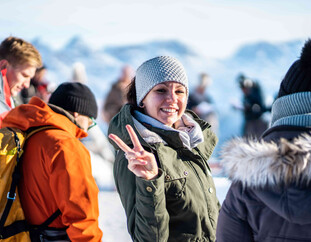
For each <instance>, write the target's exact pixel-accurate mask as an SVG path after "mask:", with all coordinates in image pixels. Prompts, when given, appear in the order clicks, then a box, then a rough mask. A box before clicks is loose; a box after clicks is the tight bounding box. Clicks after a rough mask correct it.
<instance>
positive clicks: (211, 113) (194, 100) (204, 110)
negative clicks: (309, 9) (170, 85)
mask: <svg viewBox="0 0 311 242" xmlns="http://www.w3.org/2000/svg"><path fill="white" fill-rule="evenodd" d="M211 84H212V78H211V77H210V76H209V75H208V74H206V73H201V75H200V81H199V84H198V85H197V87H196V88H195V90H194V92H191V93H190V94H189V99H188V104H187V108H188V109H191V110H193V111H194V112H195V113H196V114H198V116H199V117H200V118H201V119H203V120H205V121H206V122H208V123H209V124H210V125H211V126H212V130H213V131H214V133H217V131H218V126H219V123H218V117H217V113H216V110H215V107H214V105H213V101H212V98H211V97H210V95H208V94H207V93H206V90H207V88H208V87H209V86H210V85H211Z"/></svg>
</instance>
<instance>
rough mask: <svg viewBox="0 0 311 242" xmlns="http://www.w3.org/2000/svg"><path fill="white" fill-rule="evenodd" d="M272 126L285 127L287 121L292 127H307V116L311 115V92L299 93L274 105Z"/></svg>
mask: <svg viewBox="0 0 311 242" xmlns="http://www.w3.org/2000/svg"><path fill="white" fill-rule="evenodd" d="M271 113H272V119H271V124H270V126H276V125H282V124H283V125H285V123H284V122H285V121H284V120H285V119H286V120H287V121H288V120H289V118H290V120H291V122H290V123H291V124H292V125H298V126H305V124H306V123H307V122H308V121H307V120H305V118H306V115H307V114H311V92H298V93H294V94H290V95H286V96H282V97H280V98H278V99H277V100H276V101H275V102H274V103H273V105H272V112H271Z"/></svg>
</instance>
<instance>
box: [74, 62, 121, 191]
mask: <svg viewBox="0 0 311 242" xmlns="http://www.w3.org/2000/svg"><path fill="white" fill-rule="evenodd" d="M87 81H88V78H87V72H86V68H85V65H84V64H83V63H82V62H75V63H74V64H73V66H72V76H71V79H70V82H78V83H82V84H86V83H87ZM82 143H83V144H84V145H85V146H86V148H87V149H88V150H89V151H90V154H91V159H92V164H93V166H92V170H93V175H94V177H95V179H96V182H97V185H98V186H99V187H103V182H100V181H102V180H103V177H102V176H101V172H100V170H101V169H106V170H107V169H111V167H110V166H111V165H112V163H113V162H114V158H115V154H114V150H113V147H112V145H111V144H110V143H109V141H108V139H107V136H106V135H105V134H104V133H103V131H102V129H101V128H100V126H99V125H96V126H94V128H92V129H90V130H89V131H88V137H86V138H85V139H83V141H82ZM106 161H107V162H109V163H110V164H103V163H105V162H106ZM107 166H108V167H107ZM99 167H101V169H99ZM106 179H107V177H106V178H105V180H106ZM109 180H111V185H112V186H114V185H113V178H112V172H111V179H109ZM105 186H106V185H105Z"/></svg>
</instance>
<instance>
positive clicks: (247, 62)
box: [32, 36, 304, 147]
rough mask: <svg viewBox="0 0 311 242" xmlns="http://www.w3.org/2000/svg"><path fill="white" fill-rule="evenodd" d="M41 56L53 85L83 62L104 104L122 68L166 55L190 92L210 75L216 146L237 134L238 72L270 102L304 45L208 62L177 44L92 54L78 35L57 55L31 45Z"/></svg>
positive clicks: (247, 49)
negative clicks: (180, 71)
mask: <svg viewBox="0 0 311 242" xmlns="http://www.w3.org/2000/svg"><path fill="white" fill-rule="evenodd" d="M32 43H33V44H34V45H35V46H36V47H37V48H38V50H39V51H40V53H41V54H42V57H43V61H44V63H45V65H46V66H47V67H48V70H49V72H48V78H49V80H50V81H53V82H55V83H57V84H58V83H61V82H64V81H68V80H70V77H71V68H72V65H73V63H74V62H82V63H83V64H84V65H85V67H86V71H87V76H88V85H89V86H90V88H91V89H92V90H93V91H94V93H95V95H96V97H97V99H98V100H99V103H101V102H102V100H103V99H104V97H105V95H106V94H107V92H108V91H109V89H110V86H111V84H112V83H113V82H114V81H115V80H116V79H117V77H118V75H119V74H120V70H121V68H122V66H123V65H125V64H129V65H131V66H132V67H133V68H134V69H136V68H137V67H138V66H139V65H140V64H141V63H142V62H143V61H145V60H147V59H149V58H152V57H155V56H159V55H170V56H174V57H176V58H178V59H179V60H180V61H181V62H182V63H183V65H184V66H185V68H186V71H187V73H188V76H189V86H190V90H191V89H193V88H194V86H195V85H196V83H197V81H198V77H199V74H200V73H201V72H206V73H209V74H210V76H211V77H212V79H213V84H212V86H211V87H210V88H209V90H208V93H209V94H210V95H211V96H212V99H213V100H214V103H215V106H216V109H217V111H218V115H219V120H220V125H219V126H220V129H219V133H218V136H219V141H220V142H219V145H218V147H220V146H221V144H222V142H223V141H225V140H226V139H228V138H230V137H232V136H235V135H239V134H240V128H241V122H242V116H241V114H240V113H239V112H237V111H234V110H233V109H232V108H231V103H232V102H237V101H239V100H240V99H241V93H240V90H239V89H238V85H237V83H236V77H237V75H238V74H239V73H244V74H245V75H246V76H248V77H251V78H254V79H256V80H258V81H259V82H260V83H261V85H262V88H263V91H264V93H265V96H266V100H267V102H270V103H271V102H272V100H273V97H274V96H275V94H276V92H277V90H278V87H279V83H280V81H281V79H282V77H283V76H284V75H285V73H286V71H287V70H288V68H289V66H290V65H291V63H293V61H294V60H296V59H297V58H298V57H299V55H300V50H301V47H302V45H303V43H304V41H303V40H293V41H289V42H282V43H268V42H257V43H250V44H247V45H244V46H241V48H240V49H238V50H237V51H236V53H235V54H234V55H233V56H231V57H229V58H227V59H208V58H206V57H204V56H202V55H201V54H200V53H196V52H195V51H194V50H193V48H192V47H191V46H187V45H185V44H184V43H181V42H179V41H177V40H166V41H152V42H147V43H140V44H132V45H123V46H103V47H102V48H99V49H94V48H92V47H91V46H89V45H88V44H87V42H86V41H85V40H84V39H82V38H80V37H79V36H74V37H73V38H72V39H70V40H69V41H68V43H67V44H65V46H64V47H62V48H61V49H59V50H53V49H51V48H50V47H49V46H48V45H46V44H45V43H42V42H41V41H40V39H35V40H34V41H33V42H32Z"/></svg>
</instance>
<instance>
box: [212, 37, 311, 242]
mask: <svg viewBox="0 0 311 242" xmlns="http://www.w3.org/2000/svg"><path fill="white" fill-rule="evenodd" d="M310 113H311V40H310V39H309V40H308V41H307V42H306V44H305V45H304V47H303V49H302V52H301V56H300V59H298V60H297V61H295V62H294V63H293V64H292V66H291V67H290V68H289V70H288V72H287V74H286V75H285V77H284V79H283V80H282V82H281V85H280V89H279V93H278V98H277V99H276V100H275V102H274V103H273V106H272V120H271V125H270V128H269V129H268V130H267V131H265V133H264V134H263V137H262V140H260V141H252V140H248V141H246V140H242V139H235V140H232V141H230V142H229V143H228V144H227V145H226V146H225V148H224V150H223V156H222V163H223V165H224V168H225V170H226V172H227V174H228V176H229V178H230V179H231V180H232V185H231V187H230V189H229V191H228V194H227V197H226V199H225V201H224V202H223V205H222V208H221V211H220V215H219V219H218V227H217V241H218V242H227V241H230V242H244V241H245V242H252V241H260V242H263V241H265V242H268V241H271V242H277V241H310V240H311V230H310V228H311V210H310V207H311V188H310V183H311V172H310V171H311V158H310V154H311V153H310V152H311V136H310V131H311V128H310V127H311V115H310Z"/></svg>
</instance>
